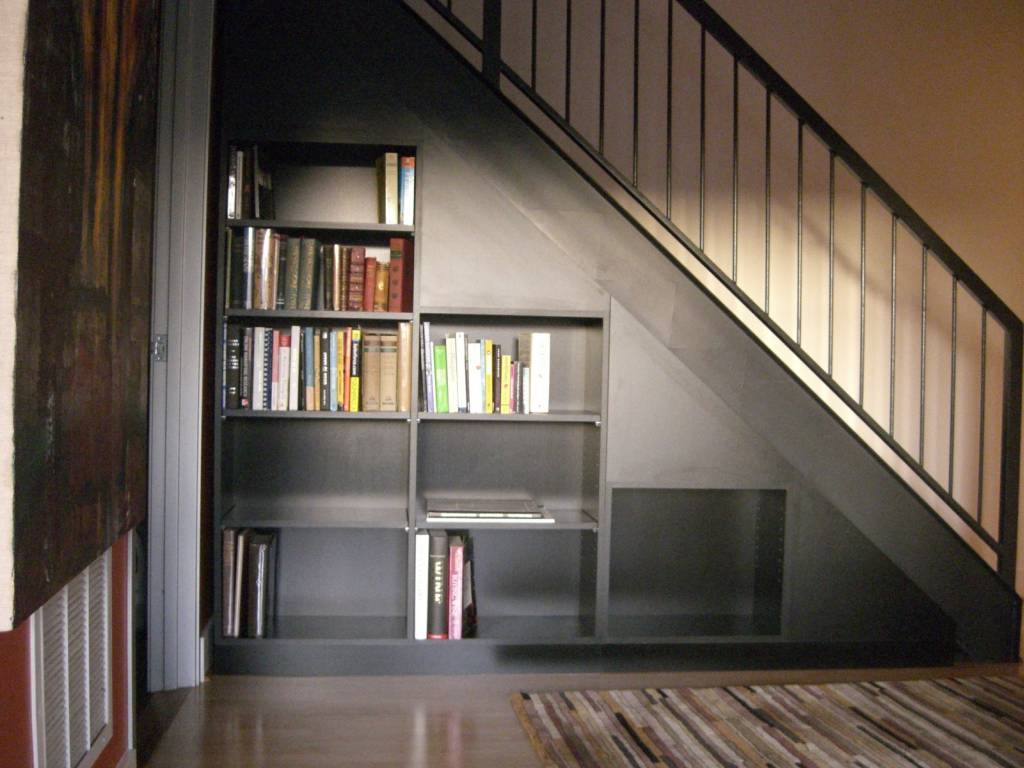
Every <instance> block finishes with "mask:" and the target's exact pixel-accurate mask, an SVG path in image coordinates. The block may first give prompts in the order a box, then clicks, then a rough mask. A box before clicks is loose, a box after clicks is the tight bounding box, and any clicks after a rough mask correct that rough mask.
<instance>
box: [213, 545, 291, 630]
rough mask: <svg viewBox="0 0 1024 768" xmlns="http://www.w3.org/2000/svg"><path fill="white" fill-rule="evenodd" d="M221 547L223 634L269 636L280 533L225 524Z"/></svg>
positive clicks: (272, 620)
mask: <svg viewBox="0 0 1024 768" xmlns="http://www.w3.org/2000/svg"><path fill="white" fill-rule="evenodd" d="M221 547H222V549H221V552H222V558H221V618H222V626H221V632H222V634H223V635H224V637H267V635H268V634H269V633H270V632H271V630H272V627H273V625H274V615H275V602H276V600H277V589H276V584H277V534H276V533H275V532H273V531H264V530H258V529H254V528H225V529H224V531H223V534H222V538H221Z"/></svg>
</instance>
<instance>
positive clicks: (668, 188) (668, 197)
mask: <svg viewBox="0 0 1024 768" xmlns="http://www.w3.org/2000/svg"><path fill="white" fill-rule="evenodd" d="M665 5H666V6H667V8H668V32H667V34H668V71H667V74H668V85H667V86H666V88H665V94H666V104H665V218H667V219H668V220H669V221H672V42H673V40H672V20H673V18H674V17H673V8H674V7H675V2H674V0H666V2H665Z"/></svg>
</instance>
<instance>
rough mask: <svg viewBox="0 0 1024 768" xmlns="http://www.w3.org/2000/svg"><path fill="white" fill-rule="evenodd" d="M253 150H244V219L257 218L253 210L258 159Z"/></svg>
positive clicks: (250, 148) (242, 165)
mask: <svg viewBox="0 0 1024 768" xmlns="http://www.w3.org/2000/svg"><path fill="white" fill-rule="evenodd" d="M252 150H253V148H252V147H249V148H248V149H245V150H242V160H241V167H242V200H241V204H242V218H243V219H249V218H254V217H255V210H254V208H253V197H254V190H253V183H254V181H255V176H256V167H255V161H256V157H255V156H254V154H253V151H252Z"/></svg>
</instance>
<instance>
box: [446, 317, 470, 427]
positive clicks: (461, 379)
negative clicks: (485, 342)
mask: <svg viewBox="0 0 1024 768" xmlns="http://www.w3.org/2000/svg"><path fill="white" fill-rule="evenodd" d="M450 359H451V358H449V360H450ZM468 370H469V369H468V367H467V360H466V332H465V331H456V332H455V374H456V376H455V379H456V381H455V387H456V395H457V397H456V401H457V403H458V406H459V407H458V408H457V410H458V411H459V412H460V413H466V412H467V411H469V393H468V392H467V391H466V382H467V373H468ZM448 397H451V390H449V391H448Z"/></svg>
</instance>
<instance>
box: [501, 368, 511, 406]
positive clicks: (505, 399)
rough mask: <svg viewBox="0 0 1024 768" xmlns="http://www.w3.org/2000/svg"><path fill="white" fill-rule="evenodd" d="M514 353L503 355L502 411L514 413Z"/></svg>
mask: <svg viewBox="0 0 1024 768" xmlns="http://www.w3.org/2000/svg"><path fill="white" fill-rule="evenodd" d="M511 379H512V355H502V356H501V412H502V413H512V386H511V385H512V381H511Z"/></svg>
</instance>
